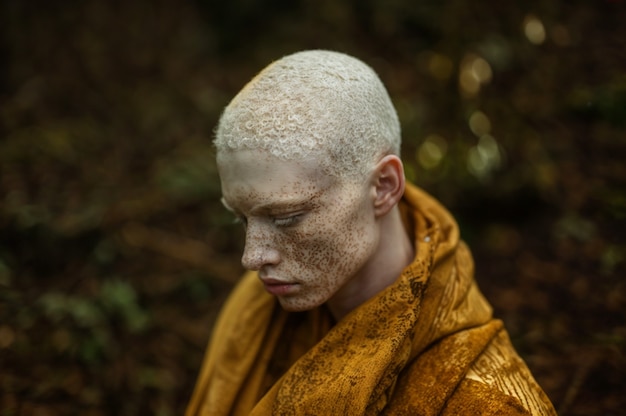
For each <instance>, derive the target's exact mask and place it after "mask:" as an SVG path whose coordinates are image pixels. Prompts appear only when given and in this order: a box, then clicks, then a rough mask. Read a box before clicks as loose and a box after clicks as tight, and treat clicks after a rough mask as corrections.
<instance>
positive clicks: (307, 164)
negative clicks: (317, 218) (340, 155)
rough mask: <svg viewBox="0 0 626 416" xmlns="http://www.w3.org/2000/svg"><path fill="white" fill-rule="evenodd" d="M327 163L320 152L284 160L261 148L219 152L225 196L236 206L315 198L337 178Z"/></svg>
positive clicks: (243, 206) (231, 204)
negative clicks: (330, 173) (331, 172)
mask: <svg viewBox="0 0 626 416" xmlns="http://www.w3.org/2000/svg"><path fill="white" fill-rule="evenodd" d="M325 163H328V161H327V160H324V158H323V157H322V156H319V155H318V156H307V157H303V158H299V159H291V160H283V159H282V158H279V157H276V156H273V155H271V154H269V153H268V152H265V151H262V150H259V149H255V150H252V149H242V150H237V151H228V152H219V153H218V157H217V166H218V171H219V174H220V181H221V184H222V194H223V197H224V199H225V201H226V202H227V204H228V205H230V206H233V207H234V208H237V209H251V208H252V207H254V206H257V205H261V204H272V203H285V204H288V203H290V202H294V203H295V202H298V201H302V200H307V199H310V198H313V197H314V196H316V195H318V194H320V192H322V191H324V190H325V189H328V188H329V187H331V186H332V185H333V184H335V183H336V182H337V180H336V179H335V178H334V177H332V176H331V175H329V174H328V173H327V172H326V171H327V169H325V168H324V164H325Z"/></svg>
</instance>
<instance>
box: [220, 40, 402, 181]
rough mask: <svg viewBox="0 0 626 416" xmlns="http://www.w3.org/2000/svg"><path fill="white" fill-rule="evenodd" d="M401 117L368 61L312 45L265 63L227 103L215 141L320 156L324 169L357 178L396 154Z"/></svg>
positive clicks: (290, 156)
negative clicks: (313, 48) (301, 50)
mask: <svg viewBox="0 0 626 416" xmlns="http://www.w3.org/2000/svg"><path fill="white" fill-rule="evenodd" d="M400 143H401V138H400V123H399V121H398V116H397V113H396V111H395V108H394V106H393V104H392V102H391V99H390V98H389V94H388V93H387V90H386V89H385V86H384V85H383V83H382V82H381V80H380V78H379V77H378V75H377V74H376V72H374V70H373V69H372V68H370V67H369V66H368V65H366V64H365V63H363V62H362V61H360V60H358V59H356V58H353V57H351V56H348V55H346V54H343V53H339V52H333V51H325V50H310V51H303V52H298V53H294V54H292V55H288V56H285V57H283V58H282V59H280V60H278V61H275V62H273V63H271V64H270V65H269V66H267V67H266V68H265V69H263V70H262V71H261V72H260V73H259V74H258V75H257V76H256V77H254V78H253V79H252V80H251V81H250V82H249V83H248V84H247V85H246V86H245V87H244V88H243V89H242V90H241V91H240V92H239V93H238V94H237V95H236V96H235V98H233V100H232V101H231V102H230V103H229V104H228V106H227V107H226V108H225V109H224V112H223V113H222V116H221V117H220V120H219V123H218V126H217V130H216V137H215V140H214V144H215V146H216V149H217V155H218V159H219V156H220V153H228V152H231V151H237V150H239V149H251V150H263V151H265V152H268V153H269V154H271V155H272V156H275V157H277V158H279V159H282V160H297V159H299V158H305V157H309V156H326V158H325V159H321V160H323V161H324V160H325V161H326V162H327V163H324V162H322V163H324V166H321V168H322V169H324V170H327V171H328V172H330V173H331V174H333V175H336V176H338V177H362V176H363V175H365V174H367V172H368V171H369V169H370V168H371V167H372V166H373V164H375V163H376V162H377V161H378V159H379V158H380V157H382V156H385V155H387V154H395V155H398V156H399V155H400Z"/></svg>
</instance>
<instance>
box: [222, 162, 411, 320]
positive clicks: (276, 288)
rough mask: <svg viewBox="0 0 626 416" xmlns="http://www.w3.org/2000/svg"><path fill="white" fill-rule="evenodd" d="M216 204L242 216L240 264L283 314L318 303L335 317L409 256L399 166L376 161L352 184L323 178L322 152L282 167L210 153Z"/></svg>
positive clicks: (377, 287)
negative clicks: (219, 200)
mask: <svg viewBox="0 0 626 416" xmlns="http://www.w3.org/2000/svg"><path fill="white" fill-rule="evenodd" d="M217 160H218V169H219V174H220V179H221V184H222V193H223V202H224V205H225V206H226V207H227V208H228V209H229V210H231V211H232V212H233V213H235V215H236V216H237V217H238V218H240V219H241V220H242V222H243V223H244V228H245V233H246V234H245V248H244V253H243V256H242V264H243V266H244V267H245V268H246V269H249V270H255V271H258V273H259V277H260V279H261V281H262V282H263V283H264V285H265V287H266V289H267V290H268V292H270V293H272V294H274V295H275V296H276V297H277V298H278V300H279V302H280V304H281V305H282V307H283V308H284V309H286V310H289V311H304V310H309V309H312V308H315V307H317V306H320V305H322V304H324V303H326V304H327V305H328V307H329V310H330V311H331V313H332V314H333V316H334V317H335V319H336V320H337V321H339V320H341V319H342V318H343V317H344V316H345V315H347V314H348V313H350V311H352V310H353V309H354V308H356V307H357V306H359V305H361V304H362V303H363V302H365V301H367V300H368V299H370V298H371V297H373V296H374V295H376V294H377V293H379V292H380V291H381V290H383V289H384V288H386V287H387V286H389V285H390V284H392V283H393V282H394V281H395V280H396V279H397V278H398V276H399V275H400V273H401V272H402V270H403V269H404V268H405V267H406V266H407V265H408V264H410V263H411V261H412V260H413V258H414V248H413V245H412V243H411V241H410V239H409V236H408V235H407V233H406V231H405V229H404V226H403V224H402V220H401V217H400V213H399V210H398V207H397V203H398V201H399V200H400V198H401V197H402V194H403V192H404V183H405V182H404V174H403V169H402V162H401V161H400V159H399V158H398V157H397V156H395V155H387V156H384V157H382V158H381V159H380V160H379V161H378V162H377V163H376V164H373V166H372V169H371V170H370V174H369V175H368V176H367V177H364V178H362V179H361V180H358V181H357V180H353V179H342V178H336V177H335V176H331V175H329V174H328V173H325V171H324V169H320V166H324V163H329V162H328V160H327V159H326V157H325V156H324V155H322V154H318V155H312V156H309V157H307V158H305V159H301V160H290V161H285V160H281V159H278V158H276V157H274V156H272V155H270V154H269V153H266V152H263V151H260V150H236V151H227V152H219V153H218V158H217Z"/></svg>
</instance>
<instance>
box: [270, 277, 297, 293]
mask: <svg viewBox="0 0 626 416" xmlns="http://www.w3.org/2000/svg"><path fill="white" fill-rule="evenodd" d="M261 281H262V282H263V286H265V290H266V291H267V292H268V293H270V294H272V295H274V296H285V295H289V294H291V293H293V292H294V291H295V290H296V288H297V286H298V284H297V283H290V282H283V281H281V280H276V279H269V278H268V279H261Z"/></svg>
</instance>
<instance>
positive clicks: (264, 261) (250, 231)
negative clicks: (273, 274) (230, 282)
mask: <svg viewBox="0 0 626 416" xmlns="http://www.w3.org/2000/svg"><path fill="white" fill-rule="evenodd" d="M279 260H280V258H279V254H278V251H277V250H276V249H274V248H272V239H271V238H270V236H269V235H268V234H267V233H265V232H263V231H262V230H261V229H260V227H259V226H257V225H254V224H251V223H250V222H248V225H247V227H246V242H245V247H244V250H243V255H242V256H241V264H242V265H243V267H245V268H246V269H248V270H255V271H258V270H261V268H262V267H263V266H267V265H275V264H277V263H278V262H279Z"/></svg>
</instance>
